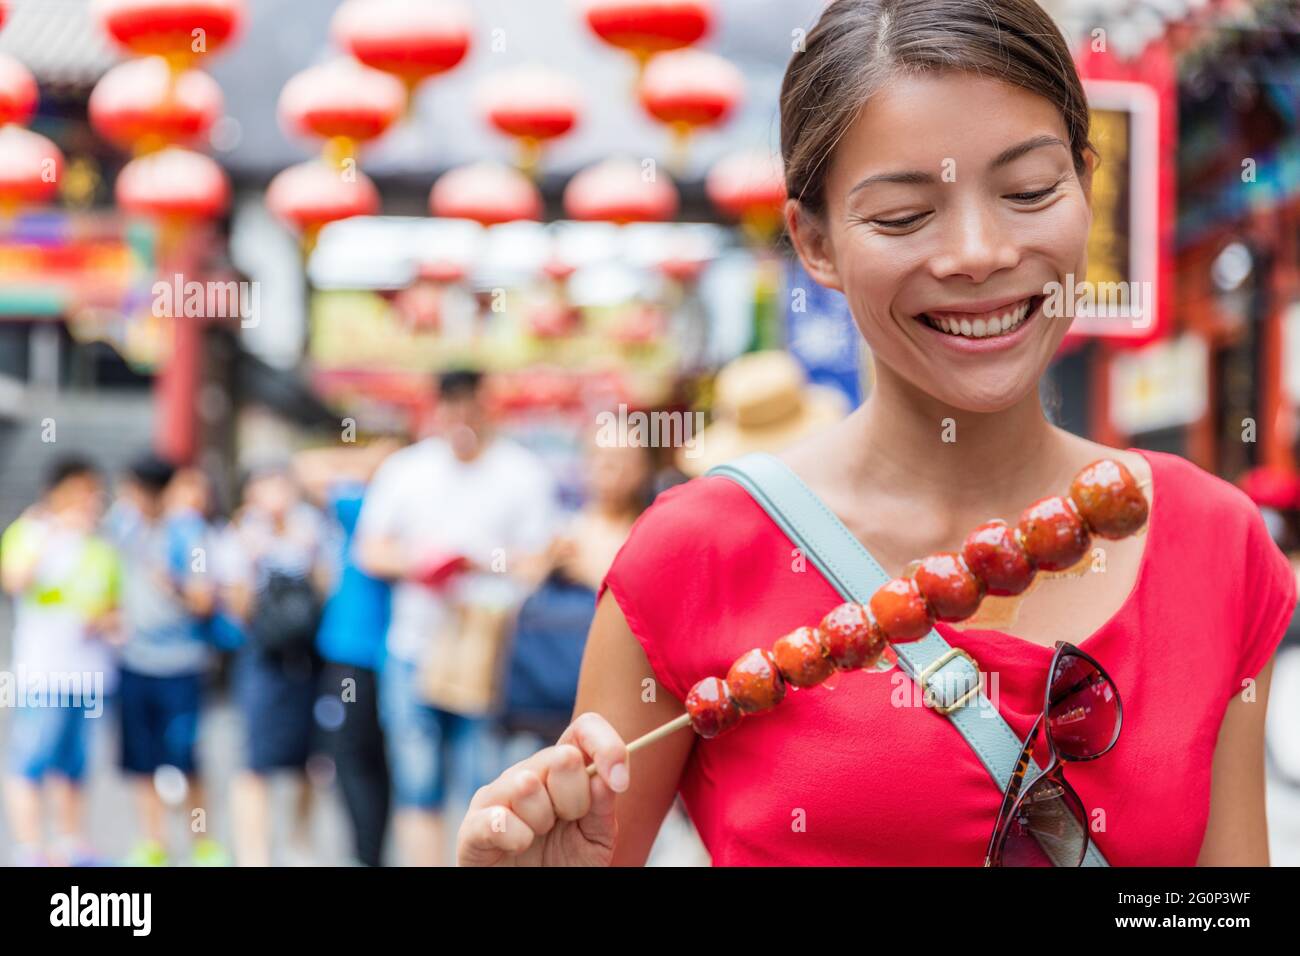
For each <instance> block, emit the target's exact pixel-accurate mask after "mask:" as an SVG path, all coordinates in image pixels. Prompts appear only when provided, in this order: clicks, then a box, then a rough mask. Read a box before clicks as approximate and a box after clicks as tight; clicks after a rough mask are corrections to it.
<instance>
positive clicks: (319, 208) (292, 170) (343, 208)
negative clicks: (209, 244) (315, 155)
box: [266, 160, 379, 238]
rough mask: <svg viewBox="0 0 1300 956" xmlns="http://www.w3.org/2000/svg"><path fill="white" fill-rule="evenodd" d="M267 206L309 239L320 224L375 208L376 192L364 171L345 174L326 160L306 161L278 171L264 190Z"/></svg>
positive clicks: (362, 214)
mask: <svg viewBox="0 0 1300 956" xmlns="http://www.w3.org/2000/svg"><path fill="white" fill-rule="evenodd" d="M266 205H267V208H268V209H270V210H271V212H272V213H273V214H274V215H275V216H276V217H277V218H279V219H280V220H282V221H283V222H284V223H286V224H287V225H289V226H291V227H292V228H293V229H295V230H296V231H297V232H299V233H302V234H303V235H305V236H308V237H309V238H310V237H311V236H313V235H314V234H315V232H316V231H317V230H319V229H320V228H321V227H322V226H324V225H326V224H328V223H331V222H336V221H338V220H340V219H348V218H350V217H352V216H371V215H374V214H375V213H377V212H378V211H379V191H378V190H377V189H375V184H374V183H373V182H371V181H370V178H369V177H368V176H366V174H365V173H363V172H361V171H360V170H359V169H358V170H351V171H349V172H348V173H347V174H346V175H345V174H344V173H343V172H341V171H340V170H338V169H336V168H335V167H333V166H331V165H330V164H329V163H326V162H323V161H321V160H310V161H308V162H305V163H299V164H298V165H296V166H290V167H289V168H288V169H285V170H281V171H280V172H279V173H278V174H277V175H276V177H275V178H274V179H272V180H271V184H270V186H268V187H267V190H266Z"/></svg>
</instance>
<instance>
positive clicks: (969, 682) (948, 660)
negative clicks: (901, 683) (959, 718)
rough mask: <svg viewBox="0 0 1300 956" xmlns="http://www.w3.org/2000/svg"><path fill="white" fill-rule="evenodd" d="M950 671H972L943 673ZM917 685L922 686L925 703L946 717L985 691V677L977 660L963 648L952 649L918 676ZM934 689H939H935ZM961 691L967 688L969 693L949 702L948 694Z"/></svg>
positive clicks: (936, 659)
mask: <svg viewBox="0 0 1300 956" xmlns="http://www.w3.org/2000/svg"><path fill="white" fill-rule="evenodd" d="M950 667H953V668H957V669H958V671H963V670H966V669H967V668H969V670H968V672H967V673H965V674H961V673H959V672H953V673H949V674H946V675H945V674H944V673H943V672H944V671H945V670H947V669H949V668H950ZM962 677H965V680H964V681H962V680H961V678H962ZM916 682H917V683H918V684H919V685H920V686H921V692H922V699H923V701H924V702H925V703H926V705H927V706H930V707H932V708H933V709H934V710H936V711H938V712H939V713H941V714H943V715H945V716H947V715H948V714H951V713H952V712H953V711H954V710H956V709H957V708H958V707H961V706H963V705H964V704H965V703H966V702H967V701H969V700H971V699H972V698H973V697H975V696H977V695H978V694H979V692H980V691H981V690H983V688H984V674H983V673H982V672H981V671H980V667H979V664H978V663H977V662H976V660H975V658H973V657H971V656H970V655H969V654H967V653H966V652H965V651H964V650H962V649H961V648H960V647H950V648H948V650H946V651H944V653H942V654H940V655H939V656H938V657H936V658H935V659H934V660H932V661H931V662H930V663H929V664H927V665H926V666H925V667H924V668H923V669H922V670H921V672H920V673H919V674H917V675H916ZM932 685H938V687H937V688H932ZM958 687H966V691H965V692H964V693H962V694H960V695H959V696H957V697H956V699H953V700H950V699H949V697H950V696H951V695H950V693H949V691H950V690H953V689H955V688H958Z"/></svg>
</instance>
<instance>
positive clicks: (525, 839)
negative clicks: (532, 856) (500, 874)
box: [456, 805, 536, 866]
mask: <svg viewBox="0 0 1300 956" xmlns="http://www.w3.org/2000/svg"><path fill="white" fill-rule="evenodd" d="M535 838H536V834H535V833H534V832H533V831H532V829H531V828H530V827H529V826H528V824H526V823H524V821H523V820H521V819H520V818H519V817H518V816H516V815H515V814H514V813H512V812H511V811H510V809H509V808H507V807H503V806H499V805H498V806H490V807H482V808H481V809H478V810H475V811H474V812H473V813H471V814H470V815H469V816H467V817H466V818H465V822H464V823H463V824H462V825H461V828H460V842H459V845H458V846H457V848H456V861H457V863H458V864H459V865H461V866H493V865H495V864H497V863H500V862H501V861H502V860H503V859H504V858H505V857H511V856H518V855H519V854H520V853H523V852H524V851H525V850H527V849H528V848H529V847H530V846H532V845H533V840H534V839H535Z"/></svg>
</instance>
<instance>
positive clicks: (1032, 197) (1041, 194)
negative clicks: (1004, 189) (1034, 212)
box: [1006, 183, 1059, 205]
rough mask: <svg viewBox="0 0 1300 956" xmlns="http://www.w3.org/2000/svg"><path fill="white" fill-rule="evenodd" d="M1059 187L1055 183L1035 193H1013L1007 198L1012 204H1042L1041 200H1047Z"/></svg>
mask: <svg viewBox="0 0 1300 956" xmlns="http://www.w3.org/2000/svg"><path fill="white" fill-rule="evenodd" d="M1057 185H1059V184H1057V183H1054V184H1052V185H1051V186H1048V187H1047V188H1046V189H1037V190H1034V191H1033V192H1027V193H1011V194H1010V195H1009V196H1007V197H1006V198H1007V199H1010V200H1011V201H1012V202H1018V203H1025V204H1026V205H1032V204H1033V203H1036V202H1040V201H1041V200H1044V199H1046V198H1047V197H1048V196H1050V195H1052V193H1054V192H1056V187H1057Z"/></svg>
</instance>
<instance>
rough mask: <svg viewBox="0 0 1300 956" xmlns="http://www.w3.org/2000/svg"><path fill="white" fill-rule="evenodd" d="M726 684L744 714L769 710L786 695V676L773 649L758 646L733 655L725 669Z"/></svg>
mask: <svg viewBox="0 0 1300 956" xmlns="http://www.w3.org/2000/svg"><path fill="white" fill-rule="evenodd" d="M727 687H728V688H729V689H730V690H731V696H732V697H734V698H735V699H736V703H737V704H738V705H739V707H740V709H741V710H743V711H744V712H745V713H747V714H755V713H758V712H759V711H760V710H770V709H771V708H773V707H775V706H776V705H777V704H779V703H781V701H782V699H783V698H784V697H785V680H784V679H783V678H782V677H781V671H780V670H779V669H778V668H777V666H776V661H775V660H773V658H772V652H771V651H765V650H763V649H762V648H759V647H756V648H754V649H753V650H752V651H749V652H747V653H745V654H742V655H741V656H740V657H738V658H736V663H734V664H732V665H731V670H729V671H727Z"/></svg>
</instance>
